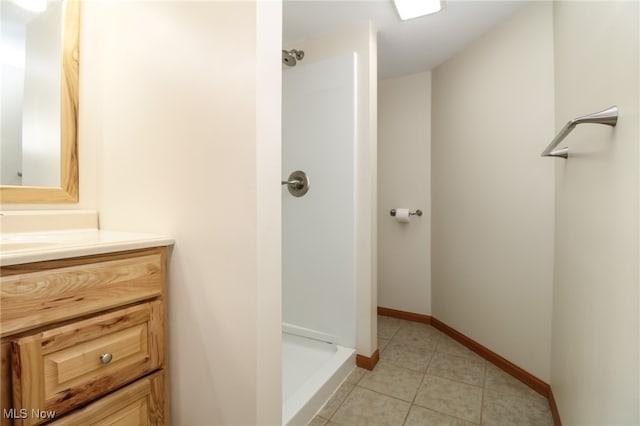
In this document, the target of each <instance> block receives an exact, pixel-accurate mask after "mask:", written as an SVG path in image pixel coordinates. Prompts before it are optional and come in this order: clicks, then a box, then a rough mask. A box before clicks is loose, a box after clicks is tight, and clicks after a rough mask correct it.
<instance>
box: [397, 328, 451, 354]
mask: <svg viewBox="0 0 640 426" xmlns="http://www.w3.org/2000/svg"><path fill="white" fill-rule="evenodd" d="M440 337H441V336H440V334H439V332H438V331H437V330H435V329H434V328H432V327H431V326H428V325H426V324H418V326H407V327H402V328H400V330H398V332H397V333H396V334H395V336H393V338H392V339H391V342H389V344H391V343H394V342H396V343H404V344H407V345H411V346H415V347H418V348H421V349H425V350H429V351H435V349H436V346H438V340H440Z"/></svg>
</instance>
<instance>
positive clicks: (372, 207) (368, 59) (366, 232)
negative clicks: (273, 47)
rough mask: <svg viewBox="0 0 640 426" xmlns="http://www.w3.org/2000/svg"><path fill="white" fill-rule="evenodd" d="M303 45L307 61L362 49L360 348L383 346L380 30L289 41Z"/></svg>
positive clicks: (360, 28) (367, 351) (363, 27)
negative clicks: (379, 201) (379, 249)
mask: <svg viewBox="0 0 640 426" xmlns="http://www.w3.org/2000/svg"><path fill="white" fill-rule="evenodd" d="M284 48H285V49H302V50H304V53H305V56H304V59H303V62H304V63H312V62H315V61H321V60H323V59H328V58H334V57H337V56H342V55H344V54H346V53H349V52H356V55H357V56H356V57H357V63H356V70H357V75H356V81H357V105H358V106H357V108H358V113H357V117H358V118H357V135H358V142H357V151H356V180H357V185H356V215H357V216H356V219H357V222H356V281H357V288H356V292H357V294H356V316H357V319H356V351H357V352H358V353H359V354H361V355H364V356H370V355H372V354H373V352H375V350H376V349H377V339H376V335H377V313H376V312H377V267H376V259H377V81H378V74H377V68H378V60H377V40H376V31H375V30H374V28H373V27H372V25H371V24H370V23H367V24H360V25H356V26H353V27H350V28H346V29H344V30H339V31H334V32H331V33H326V34H320V35H317V36H313V37H309V38H307V39H305V40H300V41H298V42H295V43H288V44H287V45H286V46H285V47H284Z"/></svg>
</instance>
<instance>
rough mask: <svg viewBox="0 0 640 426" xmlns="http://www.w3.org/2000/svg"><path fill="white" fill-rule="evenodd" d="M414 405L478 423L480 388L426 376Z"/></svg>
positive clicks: (480, 403) (480, 399)
mask: <svg viewBox="0 0 640 426" xmlns="http://www.w3.org/2000/svg"><path fill="white" fill-rule="evenodd" d="M414 403H415V404H417V405H420V406H422V407H425V408H430V409H432V410H434V411H438V412H440V413H443V414H447V415H449V416H453V417H457V418H460V419H464V420H467V421H470V422H472V423H480V412H481V405H482V388H479V387H477V386H472V385H467V384H465V383H459V382H454V381H452V380H448V379H443V378H440V377H435V376H430V375H428V374H427V376H426V377H425V379H424V383H423V384H422V386H421V387H420V390H418V394H417V395H416V399H415V401H414Z"/></svg>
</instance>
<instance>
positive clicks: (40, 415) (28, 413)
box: [2, 408, 56, 420]
mask: <svg viewBox="0 0 640 426" xmlns="http://www.w3.org/2000/svg"><path fill="white" fill-rule="evenodd" d="M2 415H3V416H4V418H5V419H27V418H32V419H40V420H47V419H53V418H54V417H55V416H56V412H55V411H49V410H40V409H39V408H32V409H31V410H28V409H26V408H20V409H17V408H3V409H2Z"/></svg>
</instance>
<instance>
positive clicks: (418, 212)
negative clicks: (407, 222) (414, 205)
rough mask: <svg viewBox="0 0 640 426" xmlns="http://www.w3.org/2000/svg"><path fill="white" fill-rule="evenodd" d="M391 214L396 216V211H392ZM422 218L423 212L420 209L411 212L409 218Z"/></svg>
mask: <svg viewBox="0 0 640 426" xmlns="http://www.w3.org/2000/svg"><path fill="white" fill-rule="evenodd" d="M389 214H390V215H391V216H393V217H395V216H396V209H391V211H390V212H389ZM414 215H415V216H422V210H420V209H418V210H416V211H415V212H412V211H410V212H409V216H414Z"/></svg>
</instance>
